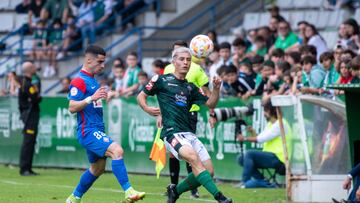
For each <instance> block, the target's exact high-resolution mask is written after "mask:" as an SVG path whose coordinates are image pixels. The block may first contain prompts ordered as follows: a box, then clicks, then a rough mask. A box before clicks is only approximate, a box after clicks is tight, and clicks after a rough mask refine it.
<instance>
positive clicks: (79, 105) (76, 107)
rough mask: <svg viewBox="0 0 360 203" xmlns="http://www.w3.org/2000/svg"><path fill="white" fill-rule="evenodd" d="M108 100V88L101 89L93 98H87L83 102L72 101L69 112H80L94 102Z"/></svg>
mask: <svg viewBox="0 0 360 203" xmlns="http://www.w3.org/2000/svg"><path fill="white" fill-rule="evenodd" d="M106 98H107V91H106V87H100V88H99V89H98V90H96V92H95V93H94V94H93V95H92V96H89V97H86V98H85V99H83V100H81V101H75V100H70V102H69V111H70V113H76V112H79V111H81V110H83V109H84V108H85V107H86V106H87V105H88V104H90V103H92V102H93V101H97V100H98V99H106Z"/></svg>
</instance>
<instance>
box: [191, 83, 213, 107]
mask: <svg viewBox="0 0 360 203" xmlns="http://www.w3.org/2000/svg"><path fill="white" fill-rule="evenodd" d="M190 99H191V100H190V102H191V104H197V105H203V104H205V103H206V101H207V100H208V99H209V98H208V97H207V96H206V95H205V93H204V92H203V91H202V90H201V89H200V88H197V87H196V86H195V85H192V91H191V97H190Z"/></svg>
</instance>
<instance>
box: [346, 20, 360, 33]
mask: <svg viewBox="0 0 360 203" xmlns="http://www.w3.org/2000/svg"><path fill="white" fill-rule="evenodd" d="M343 24H346V25H350V26H351V27H353V29H354V33H353V35H359V34H360V30H359V24H358V23H357V21H356V20H355V19H353V18H349V19H347V20H345V21H344V23H343Z"/></svg>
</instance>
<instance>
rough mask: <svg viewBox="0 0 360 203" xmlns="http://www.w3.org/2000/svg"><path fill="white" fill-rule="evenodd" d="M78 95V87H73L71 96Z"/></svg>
mask: <svg viewBox="0 0 360 203" xmlns="http://www.w3.org/2000/svg"><path fill="white" fill-rule="evenodd" d="M77 93H78V89H77V88H76V87H72V88H71V89H70V95H71V96H75V95H77Z"/></svg>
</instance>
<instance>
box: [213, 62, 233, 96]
mask: <svg viewBox="0 0 360 203" xmlns="http://www.w3.org/2000/svg"><path fill="white" fill-rule="evenodd" d="M231 71H232V70H230V69H229V70H228V66H226V65H222V66H221V67H220V68H219V69H218V70H217V74H218V75H219V77H220V78H221V80H222V81H223V82H222V84H221V88H220V97H221V98H224V97H229V96H236V95H235V94H234V95H231V94H232V93H233V92H231V91H232V89H231V86H230V84H229V80H228V73H231Z"/></svg>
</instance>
